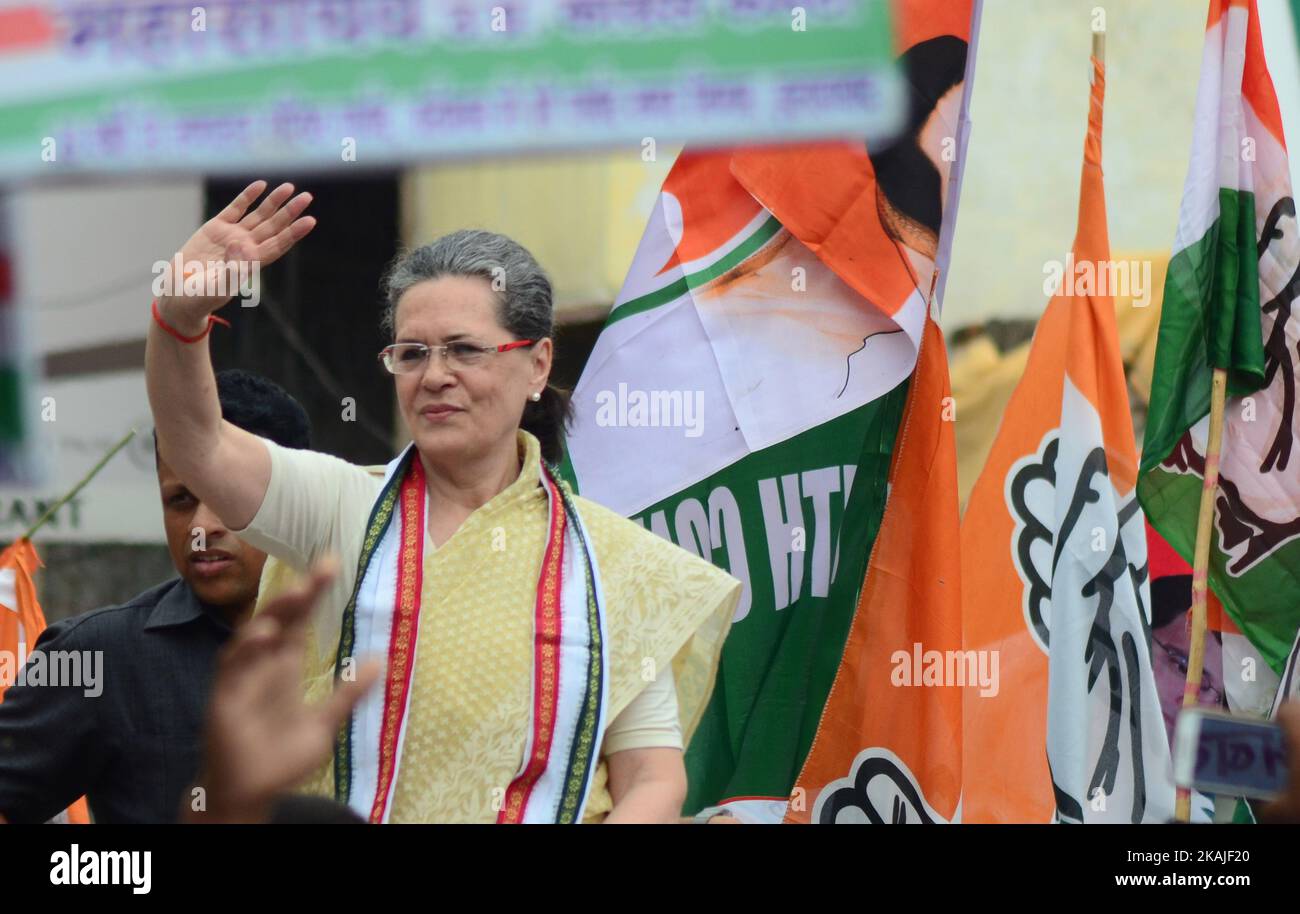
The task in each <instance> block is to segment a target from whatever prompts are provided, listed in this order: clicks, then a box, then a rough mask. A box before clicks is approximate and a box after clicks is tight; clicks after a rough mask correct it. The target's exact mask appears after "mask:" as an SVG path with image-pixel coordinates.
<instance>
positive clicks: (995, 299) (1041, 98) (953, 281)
mask: <svg viewBox="0 0 1300 914" xmlns="http://www.w3.org/2000/svg"><path fill="white" fill-rule="evenodd" d="M1098 7H1100V8H1103V9H1104V10H1105V12H1106V30H1107V38H1106V108H1105V124H1104V139H1103V153H1102V154H1103V160H1102V161H1103V168H1104V169H1105V172H1106V202H1107V215H1108V218H1109V222H1110V241H1111V247H1112V249H1114V250H1121V249H1127V250H1157V251H1158V250H1168V249H1169V245H1170V244H1171V243H1172V241H1173V237H1174V229H1175V228H1176V226H1177V224H1178V206H1179V202H1180V200H1181V197H1182V187H1183V179H1184V177H1185V176H1186V173H1187V156H1188V149H1189V148H1190V143H1191V130H1192V115H1193V110H1194V106H1195V101H1196V84H1197V79H1198V77H1199V74H1200V67H1201V48H1202V45H1203V43H1204V36H1205V15H1206V12H1205V11H1206V3H1205V2H1204V0H1123V2H1112V3H1101V2H1097V0H986V2H985V4H984V18H983V22H982V24H981V26H980V35H979V49H978V57H977V59H976V64H975V67H976V72H975V87H974V94H973V95H972V97H971V123H972V134H971V138H970V143H969V147H968V152H967V156H968V158H967V161H966V169H965V175H964V178H963V185H962V198H961V208H960V211H959V216H958V219H957V231H956V235H955V236H954V239H953V258H952V263H951V266H950V269H949V275H948V282H947V288H946V291H945V302H944V315H943V322H944V326H945V328H947V329H949V330H951V329H953V328H957V327H961V326H963V325H966V324H971V323H976V322H979V321H982V320H985V319H987V318H989V317H994V316H997V317H1029V318H1037V317H1038V315H1040V314H1041V313H1042V310H1043V308H1044V307H1045V305H1046V303H1047V296H1046V295H1044V294H1043V264H1044V262H1045V261H1049V260H1063V259H1064V257H1065V253H1066V252H1067V251H1068V250H1069V249H1070V246H1071V243H1072V241H1073V238H1074V226H1075V221H1076V216H1077V213H1078V201H1079V169H1080V166H1081V163H1082V158H1083V136H1084V131H1085V129H1086V125H1087V113H1088V73H1089V69H1088V67H1089V65H1088V55H1089V49H1090V46H1091V41H1092V35H1091V17H1092V10H1093V9H1094V8H1098Z"/></svg>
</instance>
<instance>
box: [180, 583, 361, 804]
mask: <svg viewBox="0 0 1300 914" xmlns="http://www.w3.org/2000/svg"><path fill="white" fill-rule="evenodd" d="M336 573H337V563H336V562H334V561H332V560H325V561H323V562H321V563H319V564H317V565H316V566H315V567H314V568H313V569H312V571H311V573H310V575H309V576H308V578H307V580H306V581H305V582H304V583H303V584H302V585H300V586H299V587H298V588H295V589H293V590H290V591H287V592H285V593H284V594H282V595H280V596H278V597H276V598H275V599H274V600H272V601H271V602H269V603H268V604H267V605H266V607H265V608H264V609H263V610H262V611H261V612H259V613H258V614H257V615H255V616H254V617H253V618H252V619H250V620H249V621H248V622H247V623H245V624H244V625H242V626H240V627H239V628H238V629H236V631H235V634H234V635H233V636H232V637H231V640H230V643H229V644H228V645H226V647H225V649H224V650H223V651H222V653H221V655H220V657H219V658H218V660H217V671H216V677H215V679H214V681H213V685H212V699H211V702H210V703H209V706H208V724H207V732H206V737H205V741H204V757H203V763H202V768H203V770H202V773H201V775H200V777H199V781H198V783H199V784H200V785H202V787H203V790H204V795H203V796H204V803H203V804H200V803H197V802H195V800H194V799H193V798H191V797H186V798H185V811H184V820H185V821H187V822H209V823H215V822H264V821H267V819H268V818H269V817H270V812H271V808H272V806H273V804H274V802H275V800H276V798H277V797H279V796H281V795H282V794H284V793H285V792H286V791H288V790H290V789H292V788H293V787H295V786H296V785H297V784H299V783H300V782H301V781H302V779H303V778H305V777H306V776H307V775H309V774H310V773H311V772H312V771H314V770H315V769H316V768H318V767H319V766H320V765H321V763H323V762H324V761H325V760H326V759H327V758H329V756H330V753H331V751H332V750H333V748H334V737H335V734H337V733H338V731H339V728H340V727H341V726H343V724H344V722H345V721H346V720H347V719H348V715H349V714H351V713H352V709H353V708H354V707H355V706H356V704H357V702H358V701H360V700H361V698H362V696H363V695H364V694H365V693H366V691H367V690H368V689H370V687H371V686H373V685H374V684H375V683H376V682H377V681H378V679H379V677H380V673H381V671H382V664H380V663H379V662H377V661H370V662H368V663H365V664H363V665H362V666H361V667H360V669H358V670H357V675H356V678H355V679H354V680H353V681H350V682H348V681H342V680H340V681H338V682H337V683H336V688H335V690H334V692H333V694H331V695H330V696H329V698H327V699H325V700H324V701H322V702H320V703H319V704H316V705H308V704H307V703H306V702H305V701H304V700H303V689H302V680H303V664H304V652H305V651H306V649H307V633H308V629H309V628H310V624H311V618H312V610H313V609H314V608H315V606H316V602H317V601H318V600H319V599H320V596H321V594H322V593H323V592H324V590H325V588H326V586H328V584H329V582H330V581H331V580H333V578H334V576H335V574H336ZM199 805H202V806H204V807H205V808H204V809H194V808H193V807H194V806H199Z"/></svg>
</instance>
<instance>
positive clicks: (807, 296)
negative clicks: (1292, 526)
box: [566, 0, 971, 821]
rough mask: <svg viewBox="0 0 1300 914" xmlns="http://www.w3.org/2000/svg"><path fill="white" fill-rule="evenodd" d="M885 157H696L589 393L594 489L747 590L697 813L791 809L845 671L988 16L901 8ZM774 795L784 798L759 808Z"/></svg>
mask: <svg viewBox="0 0 1300 914" xmlns="http://www.w3.org/2000/svg"><path fill="white" fill-rule="evenodd" d="M893 7H894V13H895V24H896V27H897V31H898V47H899V49H900V52H901V55H902V63H903V65H904V67H905V69H906V71H907V74H908V78H909V82H910V84H911V86H912V90H913V91H912V95H911V98H910V100H909V106H910V107H909V110H908V118H907V123H906V129H905V132H904V133H903V134H902V135H901V136H900V137H899V138H897V139H896V140H895V141H894V143H893V144H891V145H890V146H889V147H882V148H881V149H879V150H877V151H871V152H869V151H868V150H867V149H866V148H864V146H863V144H862V143H849V142H835V143H824V144H815V145H800V146H785V147H775V148H770V149H743V150H723V151H710V152H694V151H689V150H688V151H687V152H685V153H683V154H682V156H681V157H680V158H679V159H678V161H677V162H676V163H675V164H674V166H673V169H672V171H671V173H670V174H669V176H668V178H667V180H666V181H665V183H664V186H663V191H662V193H661V195H660V197H659V200H658V202H657V204H656V206H655V209H654V213H653V215H652V217H651V219H650V222H649V224H648V225H647V227H646V231H645V234H644V236H643V238H642V240H641V243H640V246H639V248H638V250H637V253H636V257H635V260H634V262H633V264H632V267H631V269H630V270H629V272H628V276H627V279H626V281H625V283H624V287H623V290H622V291H621V292H620V294H619V296H618V299H617V300H616V302H615V304H614V308H613V310H612V311H611V312H610V315H609V318H608V320H607V322H606V325H605V328H604V330H603V331H602V333H601V336H600V338H599V339H598V341H597V343H596V346H595V349H594V351H593V352H592V355H591V358H590V359H589V361H588V363H587V366H586V370H585V371H584V373H583V375H582V378H581V380H580V381H579V383H578V386H577V389H576V390H575V392H574V405H575V410H576V414H577V419H576V422H575V424H574V427H573V429H572V431H571V433H570V436H569V440H568V453H569V464H568V466H567V467H566V470H567V471H568V472H569V473H570V474H571V478H572V479H574V480H575V482H576V484H577V487H578V488H579V490H580V491H581V492H582V493H583V494H584V495H587V496H589V497H592V498H594V499H596V500H598V501H600V502H602V503H604V504H606V505H608V506H610V507H611V508H613V509H615V510H618V511H619V512H621V513H623V514H625V515H628V516H630V517H632V518H634V519H636V520H638V521H639V522H641V523H642V524H644V525H646V526H647V527H648V528H649V529H651V530H653V531H654V532H656V533H658V534H659V535H661V536H664V537H667V538H669V539H670V540H672V541H673V542H675V543H677V544H678V545H681V546H683V547H684V548H687V549H689V550H691V551H692V552H695V553H696V554H697V555H701V556H703V557H705V558H707V559H709V560H711V561H713V562H714V563H715V564H717V565H718V566H720V567H722V568H724V569H726V570H728V571H729V572H730V573H732V574H733V575H735V576H736V577H738V578H739V579H740V580H741V581H742V582H744V584H745V588H744V593H743V595H742V597H741V601H740V605H739V607H738V608H737V611H736V616H735V620H734V625H733V628H732V631H731V634H730V636H729V637H728V640H727V643H726V646H725V648H724V651H723V656H722V662H721V668H720V672H719V676H718V681H717V683H716V686H715V689H714V692H713V696H712V699H711V701H710V704H709V707H708V708H707V709H706V711H705V714H704V717H703V719H702V720H701V722H700V724H699V728H698V729H697V731H696V733H695V736H694V739H693V740H692V743H691V745H690V747H689V749H688V753H687V771H688V775H689V778H690V795H689V797H688V799H687V803H686V807H687V809H688V810H689V811H694V810H697V809H699V808H701V807H703V806H706V805H710V804H713V803H717V802H719V801H724V800H734V799H737V798H751V799H752V803H751V804H749V805H751V806H752V807H753V808H755V809H757V810H758V816H759V817H760V818H763V819H766V820H768V821H777V820H779V819H780V817H781V815H782V814H783V812H784V807H785V804H786V802H787V800H788V798H789V796H790V791H791V788H792V787H793V785H794V781H795V777H796V775H797V774H798V772H799V769H800V767H801V765H802V764H803V761H804V758H805V756H806V755H807V752H808V748H809V746H810V745H811V743H812V739H813V734H814V732H815V730H816V728H817V726H818V722H819V720H820V718H821V713H822V709H823V705H824V704H825V701H826V695H827V693H828V692H829V690H830V686H831V681H832V680H833V678H834V676H835V673H836V669H837V667H838V665H839V662H840V659H841V655H842V653H843V649H844V644H845V638H846V636H847V633H848V629H849V624H850V620H851V618H852V615H853V609H854V606H855V604H856V601H857V596H858V591H859V589H860V588H861V586H862V582H863V573H864V570H865V567H866V560H867V555H868V552H869V550H870V548H871V543H872V540H873V538H874V536H875V530H876V527H877V525H878V524H879V522H880V516H881V512H882V510H883V506H884V500H885V491H886V481H887V475H888V467H889V464H890V455H891V451H892V448H893V444H894V436H895V434H896V432H897V429H898V423H899V417H900V415H901V414H902V410H903V406H904V402H905V399H906V395H907V390H906V381H907V379H908V377H909V376H910V375H911V373H912V370H913V367H914V365H915V363H916V356H917V350H918V346H919V344H920V341H921V337H922V332H923V327H924V324H925V316H926V311H925V301H926V299H927V296H928V295H929V292H930V289H931V286H932V284H933V282H932V281H933V279H934V277H935V262H936V260H940V259H941V255H940V241H939V239H940V234H941V229H942V224H943V221H944V215H945V214H944V201H945V199H946V196H945V195H946V193H947V191H948V184H949V178H950V172H952V165H953V161H954V159H956V156H954V155H951V154H949V153H950V152H951V151H952V150H948V151H947V152H946V151H945V145H944V141H945V138H948V139H951V138H954V137H958V136H959V135H960V129H961V125H960V124H959V123H958V119H959V118H958V115H959V113H960V112H961V111H962V110H964V109H963V105H964V101H965V73H966V58H967V54H966V50H967V40H968V38H969V30H970V18H971V4H970V3H969V2H966V0H963V2H958V3H952V2H937V0H908V2H903V3H896V4H894V5H893ZM764 798H766V799H764Z"/></svg>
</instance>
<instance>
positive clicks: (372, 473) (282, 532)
mask: <svg viewBox="0 0 1300 914" xmlns="http://www.w3.org/2000/svg"><path fill="white" fill-rule="evenodd" d="M267 447H268V450H269V451H270V453H271V457H272V472H271V483H270V486H269V488H268V491H267V495H266V497H265V499H264V501H263V504H262V507H261V509H260V510H259V511H258V514H257V516H256V517H255V518H254V520H253V521H252V523H250V524H249V526H248V528H246V529H245V530H243V531H236V532H237V534H238V535H239V536H240V537H241V538H243V539H245V540H246V541H248V542H249V543H250V544H252V545H254V546H256V547H258V548H261V549H264V550H265V551H266V552H268V553H270V554H271V556H273V558H272V559H269V560H268V561H267V565H266V569H265V570H264V572H263V579H262V584H263V586H262V593H261V595H260V597H259V605H260V604H261V603H262V602H263V601H265V600H266V599H267V598H268V597H269V596H270V595H271V594H273V593H274V592H276V591H278V590H279V589H280V588H281V587H282V586H284V584H285V583H286V578H287V577H289V576H290V575H291V572H290V569H301V568H304V567H306V566H307V565H308V564H310V563H311V562H312V561H314V560H315V559H316V558H318V557H319V556H320V555H323V554H325V553H326V552H331V551H332V552H335V553H337V554H338V555H339V557H340V560H341V562H342V565H343V568H344V574H342V575H341V576H340V578H341V579H340V580H339V581H337V582H336V583H335V585H334V587H333V588H332V589H331V592H330V593H329V594H328V595H327V597H326V601H325V604H326V605H325V606H324V607H323V608H322V610H321V614H320V618H319V621H318V626H317V630H318V634H317V638H318V647H317V648H316V649H313V650H311V651H310V655H311V660H310V661H309V671H308V681H307V694H308V697H309V699H312V700H317V699H319V698H320V697H322V696H323V695H325V694H326V693H327V692H328V691H329V689H330V688H331V687H332V681H333V663H334V656H333V655H334V649H333V648H334V645H335V644H336V643H337V637H338V625H339V619H340V618H341V614H342V610H343V607H344V605H345V604H346V601H347V597H348V595H349V594H350V593H351V589H352V585H353V582H354V581H355V572H356V565H357V561H358V558H359V556H360V553H361V540H362V537H363V535H364V532H365V531H364V528H365V524H366V519H367V517H368V515H369V511H370V508H371V506H372V504H373V502H374V499H375V497H376V496H377V495H378V492H379V489H380V486H381V483H382V468H369V469H366V468H362V467H357V466H354V465H352V464H348V463H346V462H344V461H341V460H338V459H337V458H333V457H330V456H328V455H324V454H317V453H314V452H310V451H293V450H289V449H285V448H282V447H279V446H278V445H275V444H273V443H271V442H267ZM520 451H521V456H522V458H523V468H522V470H521V472H520V475H519V478H518V479H517V480H516V481H515V482H514V483H512V484H511V485H510V486H508V487H507V488H506V489H505V490H504V491H502V492H501V493H499V494H498V495H496V496H495V497H494V498H492V499H491V500H490V501H489V502H488V503H487V504H485V505H483V506H482V507H481V508H479V509H478V510H476V511H475V512H474V513H473V514H471V515H470V516H469V518H468V519H467V520H466V521H465V523H464V524H463V525H462V526H461V527H460V529H458V530H457V531H456V533H455V534H454V535H453V536H452V537H451V538H450V539H448V540H447V542H445V543H444V544H443V545H442V547H441V548H438V549H435V548H434V546H433V543H432V541H431V540H428V539H426V542H425V557H424V576H423V592H422V601H421V609H420V622H419V634H418V639H417V645H416V662H415V669H414V673H413V680H412V690H413V691H412V700H411V703H410V710H409V712H408V719H407V730H406V737H405V744H404V747H403V751H402V758H401V765H400V769H399V774H398V780H397V784H396V786H395V788H394V792H393V800H392V811H391V815H390V819H391V821H393V822H491V821H494V820H495V818H496V810H497V808H499V804H500V802H501V800H502V797H503V796H504V793H505V789H506V787H507V786H508V785H509V784H510V782H511V780H512V779H513V777H514V776H515V774H516V773H517V771H518V769H519V766H520V763H521V761H522V758H523V751H524V744H525V739H526V731H527V726H528V715H529V696H530V683H531V680H532V657H533V608H534V602H535V599H536V592H537V579H538V575H539V573H540V570H541V560H542V550H543V547H544V543H545V537H546V521H547V504H546V495H545V492H544V491H543V490H542V489H541V488H540V486H539V485H538V481H539V478H540V476H539V474H540V451H539V447H538V444H537V440H536V439H535V438H534V437H533V436H532V435H529V434H528V433H526V432H520ZM336 494H337V497H335V495H336ZM575 502H576V504H577V508H578V512H579V514H580V515H581V516H582V519H583V521H584V523H585V525H586V527H587V530H588V533H589V535H590V537H591V540H592V548H593V551H594V553H595V557H596V562H597V567H598V569H599V573H600V575H601V580H602V586H603V589H604V597H605V611H606V627H607V630H608V637H609V650H610V654H609V661H610V663H609V665H610V686H609V694H610V707H609V710H608V719H609V720H610V722H611V723H610V725H609V728H608V730H607V733H606V738H605V742H604V744H603V746H602V752H601V755H602V761H601V763H600V766H599V768H598V770H597V772H596V775H595V780H594V783H593V786H592V793H591V796H590V799H589V801H588V804H587V809H586V813H585V820H586V821H598V820H599V819H600V818H602V817H603V816H604V814H605V813H607V812H608V811H609V810H610V808H611V807H612V800H611V797H610V794H609V791H608V789H607V786H606V779H607V772H606V764H605V762H604V757H605V756H608V755H609V754H611V753H613V752H618V751H622V750H624V749H632V748H644V747H650V746H679V747H680V746H682V745H684V739H689V736H690V733H691V732H692V731H693V730H694V727H695V725H696V723H698V721H699V717H700V715H701V714H702V712H703V709H704V704H705V702H706V701H707V698H708V695H709V692H710V691H711V689H712V685H713V676H714V673H715V671H716V665H717V658H718V654H719V652H720V651H721V646H722V640H723V638H724V637H725V634H726V631H727V629H728V627H729V625H730V621H731V616H732V613H733V612H734V610H735V606H736V602H737V600H738V599H739V596H740V582H739V581H737V580H735V579H734V578H732V577H731V576H730V575H727V574H725V573H724V572H722V571H720V570H719V569H717V568H715V567H714V566H712V565H710V564H709V563H707V562H705V561H703V560H702V559H699V558H697V557H695V556H693V555H691V554H690V553H688V552H686V551H684V550H682V549H679V548H678V547H676V546H674V545H672V544H671V543H669V542H667V541H665V540H662V539H660V538H659V537H657V536H654V535H653V534H651V533H649V532H647V531H646V530H644V529H642V528H641V527H640V526H638V525H637V524H635V523H633V522H631V521H628V520H627V519H625V518H623V517H620V516H619V515H617V514H614V513H613V512H612V511H609V510H608V509H606V508H603V507H602V506H600V505H598V504H596V503H594V502H591V501H588V500H587V499H583V498H580V497H579V498H576V499H575ZM310 789H311V791H312V792H314V793H322V794H326V795H331V794H332V792H333V774H332V768H331V766H330V765H326V766H324V767H323V768H322V769H321V771H320V772H318V775H317V776H316V777H315V778H314V779H313V780H312V782H311V784H310Z"/></svg>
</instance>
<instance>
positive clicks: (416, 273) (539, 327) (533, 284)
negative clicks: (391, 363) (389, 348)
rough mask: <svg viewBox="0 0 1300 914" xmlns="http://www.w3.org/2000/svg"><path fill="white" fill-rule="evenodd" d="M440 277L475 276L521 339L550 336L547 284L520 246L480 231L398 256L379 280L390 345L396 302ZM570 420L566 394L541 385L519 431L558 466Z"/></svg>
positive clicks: (509, 328) (503, 320)
mask: <svg viewBox="0 0 1300 914" xmlns="http://www.w3.org/2000/svg"><path fill="white" fill-rule="evenodd" d="M443 276H469V277H473V276H477V277H480V278H482V279H485V280H487V282H488V283H489V285H491V286H492V289H493V290H494V291H495V292H496V293H497V296H496V297H497V320H498V321H499V322H500V323H501V326H503V327H505V328H506V330H507V331H508V332H510V333H511V334H513V335H515V336H516V337H518V338H519V339H523V340H541V339H546V338H547V337H553V336H554V335H555V306H554V303H553V298H552V293H551V281H550V279H548V278H547V276H546V271H545V270H543V269H542V268H541V265H540V264H538V263H537V260H536V258H534V257H533V255H532V254H530V253H529V252H528V249H527V248H525V247H524V246H523V245H522V244H520V243H519V242H517V241H515V240H513V239H511V238H507V237H506V236H505V235H498V234H497V233H496V232H487V231H483V230H482V229H461V230H460V231H459V232H452V233H451V234H450V235H444V236H443V237H441V238H439V239H437V240H436V241H433V242H431V243H429V244H426V245H424V246H423V247H418V248H416V249H415V250H413V251H408V252H406V253H405V254H401V255H399V256H398V258H397V259H396V260H395V261H393V265H392V266H391V267H389V269H388V275H387V276H385V277H384V284H383V288H384V298H385V306H384V316H383V320H382V323H381V326H382V327H383V329H384V332H385V333H386V334H388V338H389V339H390V340H391V339H392V338H393V337H394V336H395V335H396V332H397V303H398V302H399V301H400V300H401V298H402V296H403V295H405V294H406V293H407V291H409V290H410V288H411V287H412V286H414V285H416V284H418V283H421V282H425V281H426V280H430V279H439V278H441V277H443ZM572 417H573V411H572V407H571V406H570V404H569V396H568V393H567V392H566V391H563V390H560V389H559V388H557V387H553V386H551V385H550V384H547V385H546V389H545V390H544V391H542V398H541V400H540V401H539V402H536V403H534V402H531V401H530V402H528V403H527V404H526V405H525V406H524V410H523V415H522V417H521V419H520V427H521V428H523V429H524V430H525V431H528V432H531V433H532V434H533V435H535V436H537V440H538V441H539V442H540V444H541V448H542V457H543V458H544V459H545V460H548V461H550V462H551V463H553V464H558V463H559V462H560V459H561V458H562V457H563V456H564V432H565V429H566V428H567V427H568V424H569V422H570V420H571V419H572Z"/></svg>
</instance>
